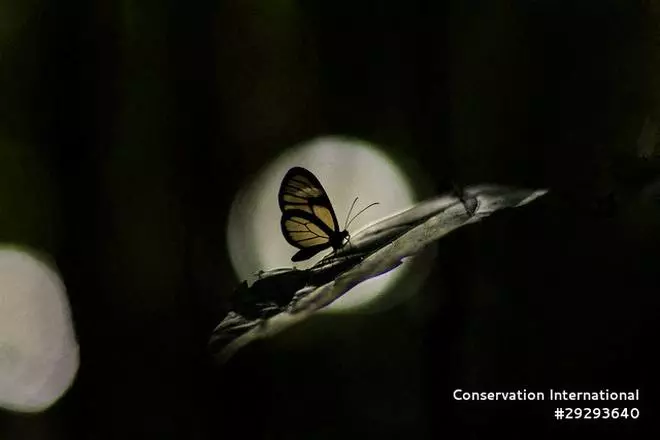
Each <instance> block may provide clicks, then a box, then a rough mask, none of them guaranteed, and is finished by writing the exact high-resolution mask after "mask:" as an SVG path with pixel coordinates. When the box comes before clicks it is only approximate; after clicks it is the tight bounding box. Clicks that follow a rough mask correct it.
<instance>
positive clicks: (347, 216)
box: [344, 197, 358, 230]
mask: <svg viewBox="0 0 660 440" xmlns="http://www.w3.org/2000/svg"><path fill="white" fill-rule="evenodd" d="M357 200H358V198H357V197H356V198H355V200H353V204H352V205H351V209H349V210H348V215H346V221H345V222H344V230H346V228H348V218H349V217H350V216H351V212H352V211H353V207H354V206H355V202H357Z"/></svg>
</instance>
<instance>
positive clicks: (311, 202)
mask: <svg viewBox="0 0 660 440" xmlns="http://www.w3.org/2000/svg"><path fill="white" fill-rule="evenodd" d="M278 200H279V204H280V209H281V210H282V212H285V211H288V210H291V209H296V210H300V211H305V212H307V213H309V214H312V215H314V216H315V217H316V218H318V219H319V220H321V221H322V222H323V223H325V224H326V226H327V227H328V228H330V229H331V230H333V231H336V232H339V224H338V222H337V217H336V215H335V213H334V211H333V209H332V204H331V203H330V199H329V198H328V195H327V193H326V192H325V189H324V188H323V186H322V185H321V182H319V180H318V179H317V178H316V177H315V176H314V175H313V174H312V173H310V172H309V171H307V170H306V169H304V168H301V167H294V168H291V169H290V170H289V171H288V172H287V173H286V175H285V176H284V179H282V185H281V186H280V192H279V197H278Z"/></svg>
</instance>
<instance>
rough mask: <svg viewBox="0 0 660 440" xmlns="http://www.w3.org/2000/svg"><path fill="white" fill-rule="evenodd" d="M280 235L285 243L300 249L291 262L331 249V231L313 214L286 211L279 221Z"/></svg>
mask: <svg viewBox="0 0 660 440" xmlns="http://www.w3.org/2000/svg"><path fill="white" fill-rule="evenodd" d="M280 226H281V227H282V234H283V235H284V238H285V239H286V241H287V242H288V243H289V244H290V245H292V246H295V247H297V248H298V249H300V251H299V252H298V253H296V254H295V255H294V256H293V257H292V258H291V261H303V260H307V259H308V258H311V257H313V256H314V255H316V254H317V253H319V252H321V251H322V250H324V249H328V248H330V247H332V244H333V236H334V235H335V234H336V231H333V230H332V229H330V228H329V227H328V225H326V224H325V222H323V221H321V220H319V218H318V217H316V216H315V215H313V214H310V213H309V212H307V211H303V210H300V209H287V210H286V211H284V212H283V213H282V219H281V221H280Z"/></svg>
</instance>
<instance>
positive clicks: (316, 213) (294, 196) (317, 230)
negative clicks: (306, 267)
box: [277, 167, 377, 261]
mask: <svg viewBox="0 0 660 440" xmlns="http://www.w3.org/2000/svg"><path fill="white" fill-rule="evenodd" d="M277 199H278V202H279V204H280V210H281V211H282V218H281V220H280V226H281V228H282V234H283V235H284V238H285V239H286V241H287V242H288V243H289V244H290V245H292V246H294V247H297V248H298V249H300V250H299V251H298V252H297V253H296V254H295V255H294V256H293V257H291V261H303V260H307V259H309V258H311V257H313V256H314V255H316V254H317V253H319V252H321V251H323V250H324V249H329V248H332V249H333V250H334V251H335V252H336V251H337V250H339V249H341V248H342V247H343V246H344V242H345V240H346V239H348V238H349V234H348V231H347V230H346V228H347V227H348V224H350V222H348V216H347V217H346V219H347V224H346V226H345V227H344V229H343V230H341V229H340V227H339V222H338V221H337V216H336V215H335V211H334V209H333V208H332V204H331V203H330V199H329V198H328V194H327V193H326V191H325V189H324V188H323V185H321V182H319V179H317V178H316V176H314V174H312V173H311V172H310V171H308V170H306V169H305V168H302V167H293V168H291V169H290V170H289V171H288V172H287V173H286V175H285V176H284V178H283V179H282V184H281V185H280V190H279V193H278V197H277ZM356 201H357V198H356V199H355V201H353V205H355V202H356ZM376 204H377V203H373V204H371V205H369V206H367V208H369V207H370V206H373V205H376ZM352 208H353V206H351V210H352ZM367 208H364V209H363V210H362V211H360V212H359V213H358V214H356V216H355V217H357V216H358V215H359V214H360V213H361V212H363V211H364V210H365V209H367ZM349 215H350V211H349ZM355 217H353V219H355ZM351 221H352V220H351Z"/></svg>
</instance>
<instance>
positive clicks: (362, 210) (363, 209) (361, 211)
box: [346, 202, 380, 228]
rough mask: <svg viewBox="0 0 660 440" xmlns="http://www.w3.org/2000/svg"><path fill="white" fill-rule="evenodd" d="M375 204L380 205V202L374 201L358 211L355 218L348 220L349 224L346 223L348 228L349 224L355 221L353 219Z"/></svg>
mask: <svg viewBox="0 0 660 440" xmlns="http://www.w3.org/2000/svg"><path fill="white" fill-rule="evenodd" d="M375 205H380V203H378V202H374V203H372V204H371V205H369V206H367V207H365V208H362V209H361V210H360V212H358V213H357V214H355V217H353V218H352V219H351V221H350V222H348V224H347V225H346V228H348V226H349V225H350V224H351V223H353V220H355V219H356V218H357V216H358V215H360V214H362V213H363V212H364V211H366V210H367V209H369V208H371V207H372V206H375Z"/></svg>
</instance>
